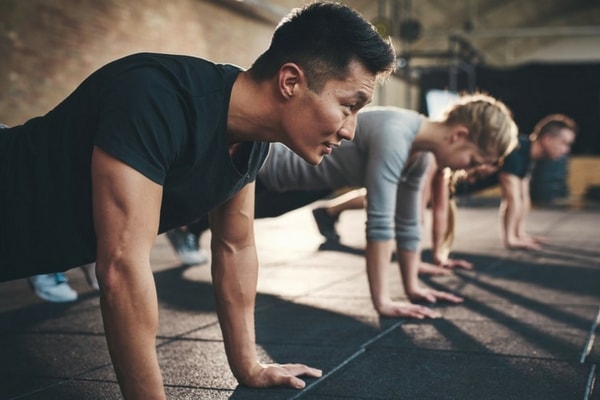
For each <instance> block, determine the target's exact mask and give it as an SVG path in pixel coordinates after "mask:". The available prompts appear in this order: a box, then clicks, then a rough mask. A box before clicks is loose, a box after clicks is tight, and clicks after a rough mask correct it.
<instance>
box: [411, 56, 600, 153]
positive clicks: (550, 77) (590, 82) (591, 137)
mask: <svg viewBox="0 0 600 400" xmlns="http://www.w3.org/2000/svg"><path fill="white" fill-rule="evenodd" d="M475 74H476V75H475V82H476V84H475V90H477V91H480V92H485V93H487V94H489V95H491V96H494V97H496V98H498V99H500V100H502V101H503V102H504V103H506V105H507V106H509V108H510V109H511V110H512V111H513V113H514V117H515V121H516V122H517V125H518V126H519V131H520V132H521V133H525V134H528V133H530V132H531V131H532V130H533V127H534V126H535V124H536V123H537V121H539V120H540V119H541V118H543V117H544V116H546V115H548V114H554V113H561V114H565V115H568V116H569V117H571V118H573V119H574V120H575V121H576V122H577V125H578V127H579V133H578V135H577V138H576V139H575V143H574V144H573V147H572V151H571V153H572V154H574V155H600V63H587V64H559V65H552V64H527V65H523V66H520V67H516V68H502V69H499V68H492V67H485V66H480V67H476V68H475ZM448 82H449V73H448V70H444V69H438V70H431V71H424V72H422V74H421V78H420V86H421V89H422V91H421V93H423V95H422V97H421V111H422V112H424V113H425V112H426V106H425V93H427V91H428V90H430V89H448ZM457 85H458V88H457V89H458V91H468V90H469V88H468V79H467V75H466V73H461V74H459V75H458V79H457Z"/></svg>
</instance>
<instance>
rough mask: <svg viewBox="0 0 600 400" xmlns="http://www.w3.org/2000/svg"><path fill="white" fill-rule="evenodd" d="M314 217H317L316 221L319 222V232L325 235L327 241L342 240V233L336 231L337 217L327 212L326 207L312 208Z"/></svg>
mask: <svg viewBox="0 0 600 400" xmlns="http://www.w3.org/2000/svg"><path fill="white" fill-rule="evenodd" d="M312 214H313V217H315V221H316V222H317V227H318V228H319V232H321V235H323V236H325V239H327V241H334V242H339V241H340V235H338V234H337V232H336V231H335V223H336V222H337V218H334V217H332V216H331V215H329V214H328V213H327V210H326V209H324V208H315V209H314V210H312Z"/></svg>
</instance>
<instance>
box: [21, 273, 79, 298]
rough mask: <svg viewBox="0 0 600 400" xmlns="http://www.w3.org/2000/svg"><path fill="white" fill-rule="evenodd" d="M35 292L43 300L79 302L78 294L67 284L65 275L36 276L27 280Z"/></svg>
mask: <svg viewBox="0 0 600 400" xmlns="http://www.w3.org/2000/svg"><path fill="white" fill-rule="evenodd" d="M27 280H28V281H29V284H30V285H31V288H32V290H33V292H34V293H35V294H36V296H37V297H39V298H40V299H42V300H46V301H50V302H52V303H67V302H70V301H75V300H77V292H76V291H74V290H73V288H71V286H69V284H68V283H67V277H66V276H65V275H64V274H63V273H56V274H47V275H34V276H31V277H29V278H27Z"/></svg>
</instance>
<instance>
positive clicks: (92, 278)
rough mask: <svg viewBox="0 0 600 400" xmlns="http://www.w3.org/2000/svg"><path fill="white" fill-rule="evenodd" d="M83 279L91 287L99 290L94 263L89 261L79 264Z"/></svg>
mask: <svg viewBox="0 0 600 400" xmlns="http://www.w3.org/2000/svg"><path fill="white" fill-rule="evenodd" d="M81 270H82V271H83V275H85V280H86V282H87V283H88V285H90V286H91V287H92V289H96V290H100V286H99V285H98V279H97V278H96V263H89V264H85V265H82V266H81Z"/></svg>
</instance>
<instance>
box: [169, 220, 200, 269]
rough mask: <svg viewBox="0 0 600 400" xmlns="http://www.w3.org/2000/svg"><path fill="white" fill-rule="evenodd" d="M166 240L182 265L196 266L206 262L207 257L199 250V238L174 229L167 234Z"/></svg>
mask: <svg viewBox="0 0 600 400" xmlns="http://www.w3.org/2000/svg"><path fill="white" fill-rule="evenodd" d="M167 238H168V239H169V242H171V246H173V250H175V252H176V253H177V255H178V256H179V259H180V260H181V262H182V263H183V264H185V265H196V264H205V263H207V262H208V256H207V254H206V252H204V251H203V250H202V249H201V248H200V243H199V242H198V239H199V238H198V236H196V235H195V234H193V233H191V232H187V231H183V230H181V229H179V228H176V229H172V230H170V231H168V232H167Z"/></svg>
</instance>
